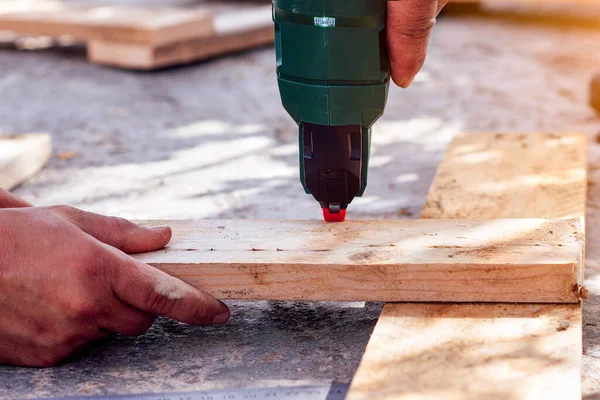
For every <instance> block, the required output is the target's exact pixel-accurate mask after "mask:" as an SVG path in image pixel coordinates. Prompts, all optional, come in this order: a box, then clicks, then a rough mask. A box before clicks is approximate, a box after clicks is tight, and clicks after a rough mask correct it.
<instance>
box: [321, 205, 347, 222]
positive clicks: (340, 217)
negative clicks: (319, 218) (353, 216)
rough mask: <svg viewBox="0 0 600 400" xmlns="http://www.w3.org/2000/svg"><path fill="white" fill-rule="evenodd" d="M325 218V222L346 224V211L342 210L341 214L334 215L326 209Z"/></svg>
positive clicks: (324, 211) (324, 210)
mask: <svg viewBox="0 0 600 400" xmlns="http://www.w3.org/2000/svg"><path fill="white" fill-rule="evenodd" d="M323 218H324V219H325V222H344V220H345V219H346V210H340V212H339V214H332V213H330V212H329V209H328V208H324V209H323Z"/></svg>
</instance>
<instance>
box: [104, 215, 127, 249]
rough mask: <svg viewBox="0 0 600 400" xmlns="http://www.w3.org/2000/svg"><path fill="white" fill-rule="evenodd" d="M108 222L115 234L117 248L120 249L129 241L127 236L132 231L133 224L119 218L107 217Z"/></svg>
mask: <svg viewBox="0 0 600 400" xmlns="http://www.w3.org/2000/svg"><path fill="white" fill-rule="evenodd" d="M108 218H109V221H111V224H112V226H113V230H114V232H115V235H116V238H117V242H118V243H117V247H118V248H120V249H122V248H124V247H125V245H126V244H127V241H128V240H129V235H130V232H131V229H132V226H133V224H132V223H131V222H130V221H128V220H126V219H125V218H121V217H108Z"/></svg>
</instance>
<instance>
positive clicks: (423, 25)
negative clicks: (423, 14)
mask: <svg viewBox="0 0 600 400" xmlns="http://www.w3.org/2000/svg"><path fill="white" fill-rule="evenodd" d="M435 24H436V19H435V18H430V19H427V20H421V21H415V23H413V24H407V25H406V26H404V27H403V28H402V29H401V30H400V33H401V34H402V35H403V36H406V37H408V38H410V39H415V40H421V39H425V38H426V37H427V36H428V35H429V34H430V33H431V30H432V29H433V27H434V26H435Z"/></svg>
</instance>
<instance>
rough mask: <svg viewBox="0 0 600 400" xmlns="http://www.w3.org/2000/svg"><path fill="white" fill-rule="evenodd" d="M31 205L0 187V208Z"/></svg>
mask: <svg viewBox="0 0 600 400" xmlns="http://www.w3.org/2000/svg"><path fill="white" fill-rule="evenodd" d="M32 206H33V205H32V204H31V203H29V202H27V201H25V200H23V199H22V198H20V197H19V196H17V195H14V194H12V193H11V192H9V191H7V190H4V189H0V208H21V207H32Z"/></svg>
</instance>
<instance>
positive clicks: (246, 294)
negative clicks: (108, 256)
mask: <svg viewBox="0 0 600 400" xmlns="http://www.w3.org/2000/svg"><path fill="white" fill-rule="evenodd" d="M166 222H168V224H169V225H171V226H172V228H173V230H174V238H173V240H172V243H171V244H169V246H168V247H167V248H166V249H164V250H161V251H157V252H153V253H147V254H142V255H139V256H137V257H138V258H139V259H140V260H142V261H144V262H146V263H148V264H150V265H153V266H155V267H157V268H159V269H161V270H163V271H165V272H167V273H169V274H170V275H173V276H176V277H177V278H180V279H182V280H184V281H185V282H188V283H189V284H191V285H193V286H195V287H197V288H200V289H202V290H204V291H206V292H208V293H211V294H213V295H214V296H216V297H218V298H221V299H244V300H328V301H337V300H341V301H353V300H356V301H364V300H368V301H435V302H441V301H459V302H472V301H482V302H498V301H510V302H540V303H547V302H561V303H572V302H578V301H579V284H580V283H581V282H578V281H577V276H578V273H577V271H578V270H579V267H578V265H579V263H581V260H582V256H583V244H582V240H581V238H582V232H581V230H580V224H579V221H577V220H559V221H548V220H540V219H531V220H527V219H523V220H493V221H456V220H396V221H370V222H369V221H354V222H346V223H344V224H326V223H324V222H320V221H218V220H217V221H214V220H210V221H159V222H156V223H154V224H159V225H162V224H165V223H166Z"/></svg>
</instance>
